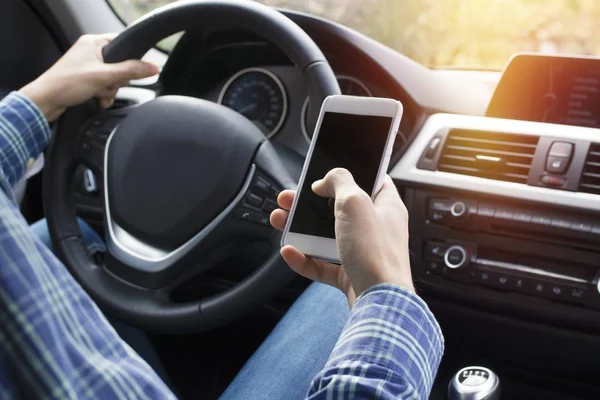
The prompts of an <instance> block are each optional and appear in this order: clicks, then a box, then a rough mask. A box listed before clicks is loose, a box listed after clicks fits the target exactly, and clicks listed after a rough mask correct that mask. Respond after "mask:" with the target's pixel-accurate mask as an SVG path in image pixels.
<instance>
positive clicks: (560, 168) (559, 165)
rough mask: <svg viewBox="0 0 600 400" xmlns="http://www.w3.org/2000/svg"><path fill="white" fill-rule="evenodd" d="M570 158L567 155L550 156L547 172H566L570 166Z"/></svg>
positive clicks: (547, 161)
mask: <svg viewBox="0 0 600 400" xmlns="http://www.w3.org/2000/svg"><path fill="white" fill-rule="evenodd" d="M569 161H570V160H569V159H568V158H565V157H555V156H548V159H547V160H546V172H548V173H550V174H564V173H565V172H567V168H569Z"/></svg>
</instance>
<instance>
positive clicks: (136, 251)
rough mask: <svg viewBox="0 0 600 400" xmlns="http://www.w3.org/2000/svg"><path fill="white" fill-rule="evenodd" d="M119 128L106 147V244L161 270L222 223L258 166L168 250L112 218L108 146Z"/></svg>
mask: <svg viewBox="0 0 600 400" xmlns="http://www.w3.org/2000/svg"><path fill="white" fill-rule="evenodd" d="M116 130H117V129H116V128H115V129H114V130H113V132H112V133H111V134H110V137H109V138H108V141H107V142H106V149H105V151H104V202H105V210H106V225H107V227H108V237H107V247H108V249H109V251H110V253H111V254H112V255H113V256H114V257H115V258H116V259H118V260H119V261H121V262H123V263H125V264H126V265H128V266H130V267H132V268H136V269H139V270H141V271H146V272H158V271H161V270H163V269H166V268H168V267H169V266H171V265H173V263H175V262H176V261H177V260H179V259H181V258H182V257H183V256H185V255H186V254H187V253H189V252H190V251H191V250H192V249H193V248H194V247H195V246H196V245H197V244H198V243H200V242H201V241H202V240H203V239H204V238H205V237H206V236H208V235H209V234H210V232H211V231H212V230H213V229H215V227H216V226H217V225H218V224H219V223H221V222H222V221H223V219H225V217H226V216H227V215H229V214H230V213H231V212H232V211H233V209H234V208H235V207H236V206H237V205H238V203H239V202H240V201H241V200H242V198H243V197H244V195H245V194H246V192H247V191H248V188H249V187H250V183H251V182H252V178H253V177H254V173H255V171H256V166H255V165H254V164H252V166H251V167H250V171H249V172H248V176H247V178H246V180H245V181H244V184H243V185H242V189H241V190H240V192H238V194H237V195H236V196H235V198H234V199H233V201H232V202H231V203H229V205H228V206H227V207H226V208H225V209H224V210H223V211H222V212H221V213H220V214H219V215H217V216H216V217H215V219H213V220H212V221H211V222H210V223H209V224H208V225H206V226H205V227H204V228H203V229H202V230H201V231H200V232H198V233H197V234H196V235H195V236H194V237H192V238H191V239H190V240H188V241H187V242H185V243H184V244H183V245H181V246H179V247H178V248H177V249H175V250H171V251H169V250H164V249H160V248H157V247H155V246H152V245H150V244H148V243H145V242H143V241H142V240H139V239H137V238H136V237H134V236H133V235H131V234H130V233H129V232H127V231H126V230H125V229H123V228H122V227H120V226H119V225H118V224H117V223H116V222H115V221H113V219H112V218H111V215H110V204H109V201H108V149H109V147H110V143H111V141H112V138H113V136H114V134H115V132H116Z"/></svg>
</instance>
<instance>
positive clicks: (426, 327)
mask: <svg viewBox="0 0 600 400" xmlns="http://www.w3.org/2000/svg"><path fill="white" fill-rule="evenodd" d="M49 137H50V129H49V127H48V123H47V122H46V120H45V118H44V117H43V116H42V114H41V113H40V111H39V110H38V109H37V108H36V106H35V105H34V104H33V103H32V102H31V101H30V100H28V99H27V98H26V97H24V96H22V95H20V94H19V93H12V94H10V95H9V96H8V97H6V98H5V99H4V100H3V101H1V102H0V168H1V173H0V188H2V190H0V398H2V399H12V398H28V399H29V398H32V399H33V398H67V399H84V400H85V399H97V398H102V399H172V398H175V396H174V395H173V394H172V393H171V392H170V391H169V389H168V388H167V387H166V385H165V384H164V383H163V382H162V381H161V380H160V378H159V377H158V376H157V375H156V374H155V372H154V371H153V370H152V369H151V368H150V367H149V366H148V364H147V363H146V362H145V361H144V360H142V359H141V358H140V357H139V356H138V355H137V354H136V353H135V352H134V351H133V350H132V349H131V348H130V347H129V346H128V345H127V344H126V343H125V342H123V341H122V340H121V339H120V338H119V336H118V335H117V333H116V332H115V331H114V329H113V328H112V327H111V325H110V324H109V323H108V321H107V320H106V318H105V317H104V315H103V314H102V313H101V311H100V310H99V309H98V307H97V306H96V305H95V304H94V302H93V301H92V300H91V299H90V297H89V296H88V295H87V294H86V293H85V291H83V289H82V288H81V287H80V286H79V285H78V284H77V282H76V281H75V280H74V279H73V277H72V276H71V274H70V273H69V272H68V271H67V270H66V268H65V267H64V265H62V263H61V262H60V261H59V260H58V259H56V257H55V256H54V255H53V254H52V252H51V251H50V250H49V249H48V248H46V247H45V246H44V245H43V244H42V243H40V242H39V240H38V239H37V238H36V237H35V236H34V235H33V234H32V233H31V232H30V230H29V227H28V225H27V222H26V221H25V219H24V218H23V217H22V215H21V214H20V212H19V209H18V207H17V206H16V205H15V204H14V202H13V201H12V200H11V186H12V185H13V184H14V183H16V182H18V181H19V179H20V178H21V177H22V175H23V173H24V171H25V168H26V165H27V162H28V160H30V159H35V158H36V157H37V156H38V155H39V154H40V152H41V151H42V150H43V148H44V147H45V146H46V144H47V141H48V138H49ZM442 352H443V338H442V334H441V332H440V329H439V326H438V325H437V322H436V321H435V318H434V317H433V315H432V314H431V312H430V311H429V309H428V308H427V306H426V305H425V303H424V302H423V301H422V300H421V299H420V298H419V297H418V296H416V295H414V294H412V293H410V292H408V291H406V290H404V289H402V288H399V287H396V286H393V285H378V286H375V287H373V288H371V289H370V290H368V291H367V292H366V293H364V294H363V295H362V296H361V297H360V298H359V299H358V300H357V301H356V304H355V307H354V309H353V311H352V314H351V317H350V319H349V321H348V323H347V325H346V327H345V329H344V331H343V333H342V335H341V337H340V339H339V341H338V343H337V345H336V347H335V349H334V351H333V353H332V354H331V357H330V359H329V361H328V363H327V365H326V366H325V368H324V369H323V370H322V371H321V372H320V373H319V374H318V375H317V377H315V379H314V380H313V382H312V384H311V388H310V391H309V393H308V397H309V398H314V399H320V398H327V399H329V398H344V399H345V398H369V399H370V398H390V399H391V398H394V399H396V398H419V399H421V398H422V399H424V398H426V397H427V395H428V393H429V391H430V390H431V385H432V383H433V379H434V376H435V373H436V370H437V367H438V365H439V362H440V358H441V356H442Z"/></svg>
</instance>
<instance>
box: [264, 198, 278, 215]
mask: <svg viewBox="0 0 600 400" xmlns="http://www.w3.org/2000/svg"><path fill="white" fill-rule="evenodd" d="M278 208H279V206H278V205H277V203H275V202H274V201H271V200H267V201H265V204H264V205H263V210H264V211H265V212H267V213H269V214H271V213H272V212H273V211H275V210H277V209H278Z"/></svg>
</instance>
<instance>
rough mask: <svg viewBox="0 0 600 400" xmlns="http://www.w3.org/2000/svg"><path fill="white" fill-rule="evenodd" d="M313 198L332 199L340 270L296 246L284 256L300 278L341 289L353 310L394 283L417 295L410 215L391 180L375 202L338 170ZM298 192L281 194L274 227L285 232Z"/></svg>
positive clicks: (318, 186)
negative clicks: (370, 292)
mask: <svg viewBox="0 0 600 400" xmlns="http://www.w3.org/2000/svg"><path fill="white" fill-rule="evenodd" d="M312 189H313V191H314V193H315V194H317V195H319V196H321V197H326V198H327V197H328V198H333V199H334V200H335V201H334V213H335V236H336V243H337V247H338V250H339V253H340V260H341V262H342V267H341V268H340V266H338V265H335V264H332V263H328V262H325V261H320V260H315V259H313V258H310V257H307V256H305V255H304V254H302V253H301V252H300V251H298V250H297V249H296V248H295V247H293V246H284V247H283V248H282V249H281V255H282V257H283V259H284V260H285V261H286V262H287V263H288V265H289V266H290V267H291V268H292V269H293V270H294V271H295V272H297V273H298V274H300V275H302V276H304V277H306V278H308V279H311V280H314V281H317V282H322V283H325V284H328V285H331V286H334V287H336V288H338V289H340V290H341V291H342V292H344V293H345V294H346V296H347V297H348V302H349V303H350V306H352V305H353V304H354V301H355V300H356V298H357V297H358V296H360V295H361V294H362V293H363V292H364V291H365V290H367V289H368V288H370V287H372V286H374V285H376V284H379V283H391V284H396V285H399V286H403V287H405V288H407V289H409V290H411V291H414V287H413V283H412V276H411V272H410V258H409V252H408V212H407V210H406V207H405V206H404V203H403V202H402V200H401V199H400V196H399V195H398V191H397V190H396V186H395V185H394V183H393V182H392V179H391V178H390V177H389V176H386V177H385V181H384V183H383V187H382V189H381V191H380V192H379V193H378V194H377V196H376V197H375V199H374V200H373V201H372V200H371V197H370V196H369V195H368V194H367V193H366V192H365V191H363V190H362V189H361V188H360V187H359V186H358V185H357V184H356V183H355V182H354V179H353V177H352V175H351V174H350V172H348V171H347V170H345V169H340V168H336V169H334V170H332V171H330V172H329V173H328V174H327V175H326V176H325V177H324V179H321V180H319V181H316V182H315V183H313V185H312ZM295 195H296V192H295V191H292V190H286V191H283V192H281V193H280V195H279V197H278V199H277V201H278V203H279V206H280V207H281V208H282V209H278V210H275V211H273V213H272V214H271V224H272V225H273V226H274V227H275V228H277V229H279V230H283V229H284V227H285V224H286V222H287V219H288V217H289V211H288V210H289V209H290V208H291V206H292V203H293V201H294V197H295Z"/></svg>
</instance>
